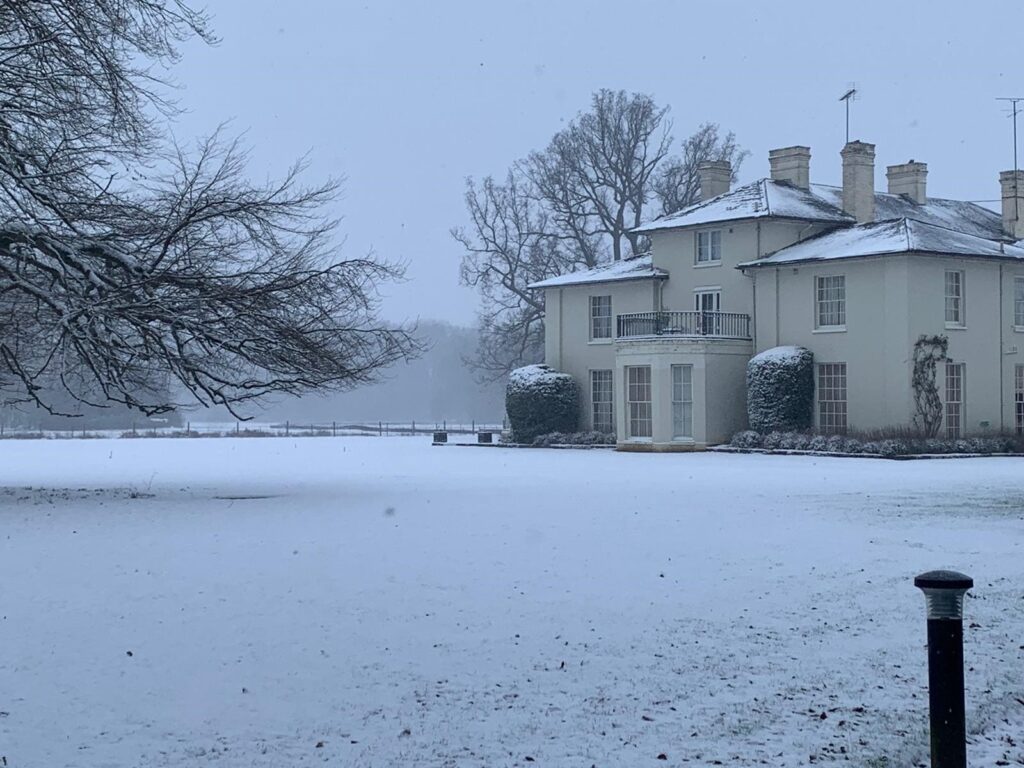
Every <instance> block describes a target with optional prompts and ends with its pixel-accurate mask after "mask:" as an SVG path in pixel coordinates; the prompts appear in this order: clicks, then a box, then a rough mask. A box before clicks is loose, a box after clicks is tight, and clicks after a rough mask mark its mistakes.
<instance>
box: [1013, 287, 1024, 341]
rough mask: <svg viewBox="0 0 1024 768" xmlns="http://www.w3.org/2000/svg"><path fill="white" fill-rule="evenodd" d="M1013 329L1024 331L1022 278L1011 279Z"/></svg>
mask: <svg viewBox="0 0 1024 768" xmlns="http://www.w3.org/2000/svg"><path fill="white" fill-rule="evenodd" d="M1013 327H1014V330H1017V331H1024V277H1015V278H1013Z"/></svg>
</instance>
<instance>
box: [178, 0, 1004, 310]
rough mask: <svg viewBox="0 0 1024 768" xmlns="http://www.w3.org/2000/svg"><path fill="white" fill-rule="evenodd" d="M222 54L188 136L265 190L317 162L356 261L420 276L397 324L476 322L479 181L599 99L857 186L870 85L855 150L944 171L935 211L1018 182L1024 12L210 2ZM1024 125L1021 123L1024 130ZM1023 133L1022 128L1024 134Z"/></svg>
mask: <svg viewBox="0 0 1024 768" xmlns="http://www.w3.org/2000/svg"><path fill="white" fill-rule="evenodd" d="M209 10H210V11H211V13H212V14H213V17H214V25H215V28H216V31H217V33H218V34H219V35H220V36H221V38H222V40H223V41H222V43H221V44H220V45H219V46H217V47H214V48H207V47H204V46H202V45H199V44H189V45H187V46H186V47H185V49H184V53H185V58H184V60H183V61H182V62H181V64H180V65H178V67H177V68H176V69H175V71H174V73H173V74H174V76H175V78H176V79H177V80H178V81H179V83H180V84H181V85H182V86H183V87H184V91H183V92H182V93H181V94H180V100H181V102H182V105H183V106H185V107H187V108H188V109H189V110H190V113H189V114H187V115H185V116H184V117H183V118H182V119H181V120H180V121H179V125H178V126H177V127H176V128H175V131H176V133H177V134H178V135H179V137H183V136H189V135H195V134H206V133H209V132H211V131H212V130H213V129H214V128H215V127H216V126H217V124H218V123H219V122H221V121H223V120H225V119H231V120H232V121H233V122H232V126H231V127H232V130H235V131H241V130H245V131H247V140H248V142H249V143H250V144H251V145H252V146H253V147H254V155H253V171H254V173H256V174H263V173H268V172H269V173H280V172H281V170H283V169H284V168H285V167H286V166H287V165H288V164H289V162H290V161H291V160H293V159H294V158H295V157H297V156H298V155H301V154H302V153H304V152H307V151H308V152H310V153H311V160H312V169H311V173H310V179H311V180H315V179H317V178H322V177H323V176H327V175H335V176H338V175H344V176H345V177H346V178H347V184H346V196H345V199H344V200H343V201H342V204H341V212H342V213H343V214H344V216H345V222H344V232H345V233H346V234H347V236H348V241H347V244H346V249H347V252H348V253H350V254H358V253H361V252H363V251H365V250H366V249H368V248H371V247H372V248H374V249H375V250H376V251H377V252H378V253H380V254H381V255H383V256H386V257H388V258H394V259H400V260H404V261H406V262H408V265H409V269H408V277H409V280H408V282H407V283H406V284H404V285H401V286H399V287H397V288H394V289H389V291H388V293H389V294H390V296H389V298H388V300H387V303H386V307H385V312H386V314H387V315H388V316H389V317H392V318H401V317H416V316H420V317H432V318H440V319H446V320H451V321H455V322H460V323H469V322H471V321H472V319H473V315H474V308H475V304H476V300H475V296H474V294H473V293H472V292H471V291H470V290H468V289H465V288H460V287H458V263H459V257H460V251H459V249H458V247H457V246H456V244H455V243H454V242H453V241H452V240H451V238H450V236H449V235H448V230H449V229H450V228H451V227H452V226H453V225H457V224H460V223H463V222H464V219H465V216H464V207H463V201H462V193H463V183H464V179H465V177H466V176H470V175H472V176H483V175H487V174H494V175H498V176H500V175H503V174H504V171H505V169H506V168H507V167H508V165H509V164H510V163H511V162H512V161H513V160H515V159H517V158H519V157H521V156H523V155H525V154H526V153H527V152H529V151H530V150H532V149H536V148H540V147H542V146H544V145H545V144H546V143H547V140H548V139H549V138H550V137H551V135H552V134H553V133H554V132H555V131H557V130H558V129H559V128H560V127H561V126H562V125H563V124H564V123H565V122H567V121H568V120H570V119H571V118H572V117H573V116H574V115H575V114H576V112H578V111H579V110H580V109H581V108H584V107H586V106H587V103H588V101H589V97H590V94H591V92H593V91H594V90H596V89H598V88H601V87H608V88H623V89H626V90H629V91H643V92H646V93H650V94H652V95H653V96H654V97H655V99H656V100H657V101H658V102H659V103H661V104H667V105H671V107H672V110H671V113H670V114H671V117H672V119H673V122H674V125H675V129H674V133H675V135H676V136H685V135H688V134H689V133H690V132H692V131H693V130H694V129H695V128H696V127H697V125H698V124H699V123H701V122H703V121H709V120H710V121H714V122H718V123H720V124H721V125H722V126H723V128H725V129H727V130H733V131H735V133H736V135H737V138H738V140H739V142H740V143H741V145H742V146H743V147H745V148H747V149H749V150H750V151H751V152H752V155H751V157H750V159H749V160H748V161H747V163H746V164H745V165H744V167H743V172H742V174H741V176H742V178H741V181H746V180H751V179H754V178H758V177H761V176H764V175H767V170H768V168H767V165H768V163H767V153H768V150H769V149H771V148H773V147H779V146H788V145H791V144H806V145H809V146H810V147H811V151H812V160H811V177H812V181H816V182H822V183H838V182H839V180H840V165H839V150H840V148H841V145H842V143H843V141H844V130H845V129H844V118H843V111H842V106H841V105H840V104H839V102H838V101H837V99H838V97H839V96H840V95H841V94H842V92H843V91H844V90H845V89H846V87H847V84H848V83H850V82H856V83H857V85H858V87H859V88H861V90H862V93H863V97H862V99H861V100H860V101H858V102H857V103H855V104H854V105H853V111H852V128H851V133H852V137H853V138H859V139H862V140H864V141H870V142H873V143H875V144H876V145H877V152H878V157H877V159H876V185H877V186H879V187H881V186H882V185H884V183H885V176H884V174H885V166H886V165H889V164H893V163H897V162H906V161H907V160H909V159H910V158H914V159H916V160H921V161H925V162H927V163H928V164H929V178H928V184H929V193H930V194H931V195H933V196H947V197H959V198H965V199H986V198H996V197H998V195H999V188H998V181H997V176H998V172H999V171H1000V170H1001V169H1005V168H1009V167H1012V143H1011V138H1010V122H1009V120H1008V119H1007V118H1006V116H1005V115H1004V112H1003V110H1004V106H1003V105H1001V104H1000V103H998V102H996V101H995V98H996V97H997V96H1019V95H1024V50H1022V48H1021V45H1020V34H1021V32H1022V30H1024V2H1021V0H1006V1H1005V2H1004V1H999V2H993V1H985V0H981V1H980V2H979V1H976V2H970V3H967V2H962V1H958V2H949V1H948V0H933V1H932V2H913V1H906V2H904V0H888V2H873V1H872V2H865V1H864V0H862V1H861V2H857V3H838V2H823V1H822V0H813V1H806V2H805V1H803V0H800V1H794V2H788V1H786V0H775V2H767V3H765V2H753V1H751V2H714V1H712V0H707V1H705V2H700V3H693V2H632V3H625V2H615V3H612V2H604V3H583V2H553V1H552V0H548V2H512V1H509V2H501V3H488V2H480V0H472V1H470V2H466V1H464V0H459V1H457V2H456V1H451V2H448V1H445V0H438V1H437V2H430V3H427V2H422V3H420V2H376V1H375V2H372V3H365V4H364V3H350V2H338V1H336V0H292V2H283V1H282V0H220V1H219V2H218V1H217V0H210V3H209ZM1021 127H1022V129H1024V121H1022V123H1021ZM1022 133H1024V131H1022Z"/></svg>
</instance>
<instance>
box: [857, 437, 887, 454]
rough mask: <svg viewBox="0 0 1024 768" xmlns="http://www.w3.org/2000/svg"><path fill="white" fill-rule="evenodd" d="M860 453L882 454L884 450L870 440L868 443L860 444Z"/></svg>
mask: <svg viewBox="0 0 1024 768" xmlns="http://www.w3.org/2000/svg"><path fill="white" fill-rule="evenodd" d="M860 452H861V453H881V452H882V449H881V448H880V447H879V445H878V443H876V442H874V441H872V440H869V441H868V442H866V443H861V444H860Z"/></svg>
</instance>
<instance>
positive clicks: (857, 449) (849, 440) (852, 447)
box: [842, 437, 864, 453]
mask: <svg viewBox="0 0 1024 768" xmlns="http://www.w3.org/2000/svg"><path fill="white" fill-rule="evenodd" d="M842 450H843V453H861V452H863V450H864V444H863V443H861V441H860V440H858V439H857V438H855V437H846V438H843V448H842Z"/></svg>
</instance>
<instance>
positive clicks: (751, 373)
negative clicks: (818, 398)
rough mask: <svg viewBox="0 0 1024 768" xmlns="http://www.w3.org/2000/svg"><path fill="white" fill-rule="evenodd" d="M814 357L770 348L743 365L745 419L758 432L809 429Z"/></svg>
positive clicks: (792, 349) (798, 350)
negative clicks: (745, 388) (744, 370)
mask: <svg viewBox="0 0 1024 768" xmlns="http://www.w3.org/2000/svg"><path fill="white" fill-rule="evenodd" d="M813 403H814V356H813V355H812V354H811V352H810V350H808V349H804V348H803V347H773V348H772V349H766V350H765V351H764V352H762V353H761V354H759V355H755V356H754V357H752V358H751V359H750V362H749V363H747V419H748V421H749V422H750V428H751V429H753V430H755V431H757V432H761V433H762V434H764V433H766V432H771V431H773V430H777V431H781V432H795V431H800V430H804V429H809V428H810V426H811V408H812V405H813Z"/></svg>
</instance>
